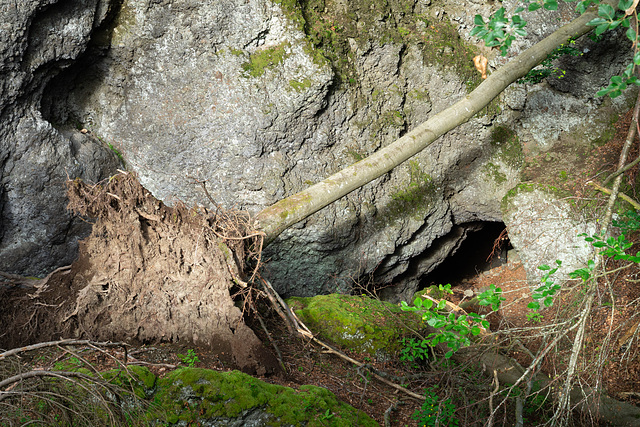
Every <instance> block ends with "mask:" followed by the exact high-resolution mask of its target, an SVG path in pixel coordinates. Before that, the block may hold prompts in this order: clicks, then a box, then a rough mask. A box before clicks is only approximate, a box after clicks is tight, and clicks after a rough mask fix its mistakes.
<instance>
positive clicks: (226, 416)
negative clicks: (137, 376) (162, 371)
mask: <svg viewBox="0 0 640 427" xmlns="http://www.w3.org/2000/svg"><path fill="white" fill-rule="evenodd" d="M158 389H159V391H158V392H157V393H156V396H155V399H154V406H155V407H157V408H161V409H162V410H166V411H167V415H166V417H167V422H168V423H169V424H177V423H181V424H187V425H190V423H198V422H200V423H202V422H205V421H207V422H212V421H213V422H216V421H217V422H220V424H221V425H222V424H223V423H224V422H226V421H227V420H230V419H234V418H237V417H239V416H242V415H243V414H244V415H246V414H247V413H249V412H251V413H252V416H253V417H254V419H255V418H259V419H260V423H259V424H256V425H268V426H281V425H282V426H285V425H295V426H297V425H307V426H352V425H354V426H355V425H360V426H377V425H378V424H377V423H376V422H375V421H374V420H373V419H371V418H370V417H369V416H367V415H366V414H365V413H363V412H361V411H358V410H356V409H354V408H352V407H351V406H349V405H347V404H345V403H343V402H340V401H338V400H337V399H336V397H335V395H333V393H331V392H329V391H328V390H326V389H324V388H321V387H315V386H302V387H300V390H298V391H296V390H294V389H292V388H289V387H283V386H279V385H274V384H268V383H265V382H263V381H260V380H258V379H256V378H253V377H252V376H250V375H247V374H243V373H241V372H238V371H232V372H218V371H213V370H208V369H199V368H180V369H178V370H176V371H173V372H171V373H170V374H169V375H167V376H166V377H164V378H161V379H159V380H158ZM225 425H226V424H225Z"/></svg>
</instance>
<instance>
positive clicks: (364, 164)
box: [256, 12, 596, 244]
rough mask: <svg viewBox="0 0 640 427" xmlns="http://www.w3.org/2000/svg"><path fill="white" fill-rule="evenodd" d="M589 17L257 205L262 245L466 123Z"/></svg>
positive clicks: (580, 31)
mask: <svg viewBox="0 0 640 427" xmlns="http://www.w3.org/2000/svg"><path fill="white" fill-rule="evenodd" d="M595 17H596V14H595V13H591V12H590V13H585V14H584V15H582V16H580V17H579V18H577V19H575V20H573V21H572V22H570V23H569V24H567V25H565V26H563V27H562V28H560V29H558V30H557V31H555V32H554V33H552V34H551V35H549V36H548V37H546V38H545V39H543V40H542V41H540V42H538V43H537V44H535V45H534V46H532V47H530V48H529V49H527V50H525V51H524V52H522V53H521V54H519V55H518V56H517V57H516V58H514V59H513V60H511V61H510V62H509V63H508V64H506V65H504V66H503V67H501V68H500V69H498V70H497V71H495V72H493V73H492V74H491V75H490V76H489V77H488V78H487V79H486V80H485V81H483V82H482V83H481V84H480V86H478V87H477V88H476V89H475V90H474V91H473V92H471V93H470V94H469V95H467V96H466V97H465V98H464V99H462V100H460V101H458V102H457V103H455V104H454V105H452V106H451V107H449V108H447V109H445V110H443V111H441V112H440V113H438V114H436V115H435V116H433V117H431V118H430V119H429V120H427V121H426V122H424V123H423V124H421V125H420V126H418V127H417V128H415V129H414V130H412V131H411V132H409V133H407V134H406V135H404V136H403V137H401V138H400V139H398V140H397V141H395V142H393V143H392V144H390V145H388V146H386V147H384V148H382V149H381V150H379V151H377V152H376V153H374V154H372V155H371V156H369V157H367V158H365V159H363V160H361V161H359V162H357V163H355V164H353V165H351V166H349V167H347V168H345V169H342V170H341V171H340V172H337V173H335V174H333V175H331V176H330V177H329V178H327V179H325V180H323V181H320V182H319V183H317V184H314V185H312V186H311V187H309V188H307V189H305V190H303V191H300V192H299V193H296V194H294V195H292V196H289V197H287V198H285V199H282V200H280V201H279V202H277V203H275V204H274V205H272V206H269V207H267V208H265V209H263V210H262V211H261V212H260V213H258V215H257V217H256V220H257V228H258V229H260V230H262V231H264V232H265V233H266V239H265V244H269V243H270V242H272V241H273V240H274V239H275V238H276V237H278V235H280V233H282V232H283V231H284V230H286V229H287V228H289V227H290V226H292V225H293V224H295V223H297V222H299V221H302V220H303V219H305V218H307V217H308V216H309V215H311V214H313V213H315V212H317V211H319V210H320V209H322V208H324V207H325V206H327V205H329V204H331V203H333V202H335V201H336V200H338V199H340V198H341V197H343V196H345V195H347V194H349V193H350V192H352V191H353V190H355V189H357V188H359V187H362V186H363V185H365V184H367V183H369V182H371V181H373V180H374V179H376V178H378V177H380V176H382V175H383V174H385V173H387V172H389V171H390V170H391V169H393V168H395V167H396V166H398V165H400V164H401V163H403V162H404V161H406V160H408V159H409V158H411V157H412V156H414V155H415V154H417V153H419V152H420V151H422V150H424V149H425V148H427V147H428V146H429V145H431V144H432V143H433V142H434V141H435V140H437V139H438V138H439V137H440V136H442V135H444V134H445V133H447V132H449V131H450V130H452V129H454V128H456V127H457V126H460V125H461V124H463V123H465V122H467V121H468V120H469V119H471V117H473V116H474V115H475V114H477V113H478V112H479V111H481V110H482V109H483V108H484V107H486V106H487V105H488V104H489V103H490V102H491V101H492V100H493V99H494V98H496V97H497V96H498V95H499V94H500V93H501V92H502V91H503V90H505V89H506V88H507V86H509V85H510V84H511V83H513V82H515V81H516V80H518V79H520V78H521V77H523V76H524V75H526V74H527V73H528V72H529V70H531V69H532V68H533V67H535V66H536V65H538V64H539V63H540V62H542V61H543V60H544V59H546V58H547V55H549V54H550V53H551V52H552V51H553V50H554V49H555V48H556V47H558V46H559V45H560V44H562V43H564V42H566V41H567V40H568V39H569V38H577V37H580V36H582V35H584V34H586V33H588V32H589V31H591V30H593V28H594V27H592V26H588V25H587V23H588V22H589V21H591V20H592V19H593V18H595Z"/></svg>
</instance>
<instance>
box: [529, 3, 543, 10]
mask: <svg viewBox="0 0 640 427" xmlns="http://www.w3.org/2000/svg"><path fill="white" fill-rule="evenodd" d="M541 7H542V6H540V3H529V12H533V11H534V10H538V9H540V8H541Z"/></svg>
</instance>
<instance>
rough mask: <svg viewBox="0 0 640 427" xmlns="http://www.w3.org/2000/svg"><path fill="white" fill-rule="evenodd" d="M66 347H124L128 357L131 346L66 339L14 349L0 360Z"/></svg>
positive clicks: (3, 354)
mask: <svg viewBox="0 0 640 427" xmlns="http://www.w3.org/2000/svg"><path fill="white" fill-rule="evenodd" d="M65 345H91V346H96V347H122V348H124V349H125V355H126V348H127V346H128V345H129V344H126V343H122V342H96V341H91V340H74V339H66V340H59V341H48V342H40V343H37V344H32V345H28V346H25V347H19V348H14V349H11V350H7V351H5V352H4V353H0V360H2V359H4V358H6V357H9V356H14V355H16V354H19V353H24V352H25V351H31V350H37V349H39V348H44V347H57V346H65Z"/></svg>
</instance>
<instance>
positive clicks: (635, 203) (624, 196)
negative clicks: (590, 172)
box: [587, 181, 640, 210]
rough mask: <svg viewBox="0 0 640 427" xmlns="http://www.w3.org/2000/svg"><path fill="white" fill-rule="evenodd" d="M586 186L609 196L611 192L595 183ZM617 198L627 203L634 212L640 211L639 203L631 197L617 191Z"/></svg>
mask: <svg viewBox="0 0 640 427" xmlns="http://www.w3.org/2000/svg"><path fill="white" fill-rule="evenodd" d="M587 184H589V185H591V186H593V188H595V189H596V190H598V191H601V192H603V193H605V194H609V195H611V193H612V191H611V190H609V189H608V188H606V187H603V186H601V185H599V184H598V183H596V182H593V181H589V182H588V183H587ZM618 197H619V198H621V199H622V200H624V201H625V202H627V203H629V204H630V205H631V206H633V207H634V208H635V209H636V210H640V203H638V202H636V201H635V200H633V199H632V198H631V197H629V196H627V195H626V194H624V193H623V192H622V191H618Z"/></svg>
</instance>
